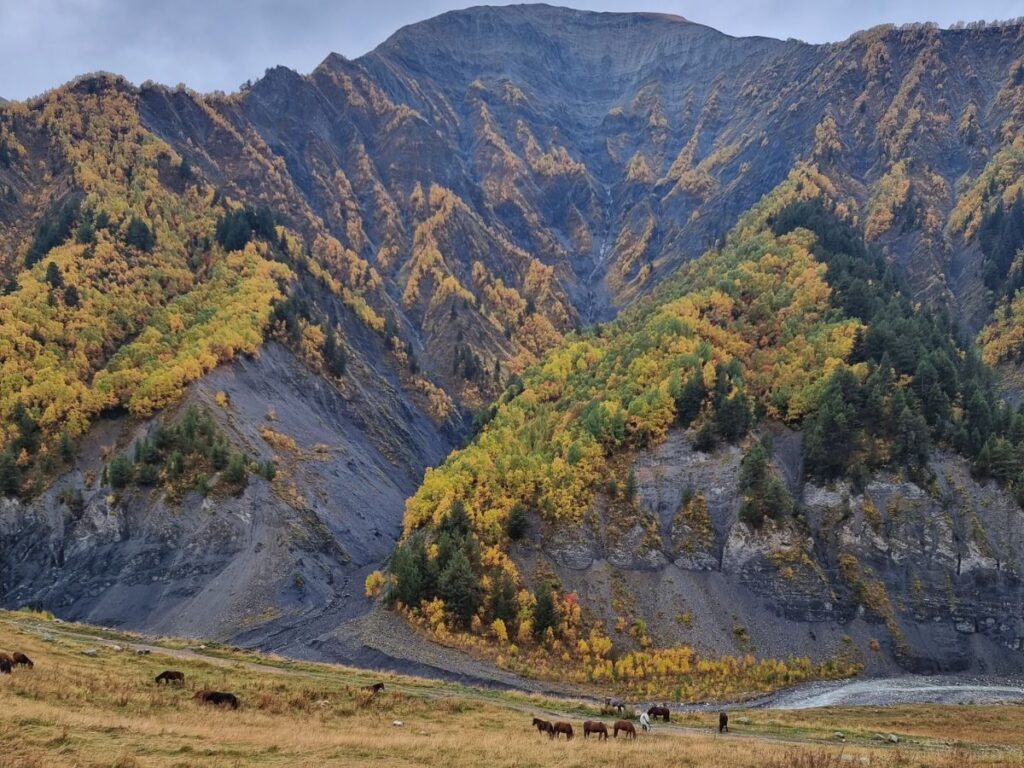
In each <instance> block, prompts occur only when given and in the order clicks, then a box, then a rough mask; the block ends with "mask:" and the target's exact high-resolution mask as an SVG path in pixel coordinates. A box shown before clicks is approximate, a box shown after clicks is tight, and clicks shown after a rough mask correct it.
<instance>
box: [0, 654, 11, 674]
mask: <svg viewBox="0 0 1024 768" xmlns="http://www.w3.org/2000/svg"><path fill="white" fill-rule="evenodd" d="M9 674H11V662H9V661H8V660H7V659H4V658H0V675H9Z"/></svg>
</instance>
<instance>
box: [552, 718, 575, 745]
mask: <svg viewBox="0 0 1024 768" xmlns="http://www.w3.org/2000/svg"><path fill="white" fill-rule="evenodd" d="M560 733H564V734H565V740H566V741H572V725H571V724H569V723H561V722H559V723H555V724H554V726H553V731H552V732H551V734H550V736H551V738H553V739H557V738H558V734H560Z"/></svg>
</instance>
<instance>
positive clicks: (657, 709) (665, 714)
mask: <svg viewBox="0 0 1024 768" xmlns="http://www.w3.org/2000/svg"><path fill="white" fill-rule="evenodd" d="M647 714H648V715H650V716H651V717H653V718H654V719H655V720H657V719H658V718H659V717H660V718H661V719H662V720H664V721H665V722H666V723H667V722H668V721H669V709H668V707H662V706H659V705H657V704H656V705H655V706H653V707H651V708H650V709H648V710H647Z"/></svg>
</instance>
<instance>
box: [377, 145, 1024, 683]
mask: <svg viewBox="0 0 1024 768" xmlns="http://www.w3.org/2000/svg"><path fill="white" fill-rule="evenodd" d="M833 195H834V186H833V185H832V184H831V182H830V181H829V179H828V178H827V177H826V176H824V175H822V174H821V173H820V171H818V169H817V168H816V167H814V166H812V165H804V166H801V167H800V168H799V169H797V170H796V171H794V172H793V174H791V176H790V178H789V179H788V180H787V181H786V182H785V183H783V184H782V185H780V187H779V188H778V189H776V190H775V191H773V192H772V193H771V194H770V195H768V196H766V198H765V199H764V200H762V201H761V202H760V203H759V204H758V205H757V206H755V207H754V209H752V211H751V212H750V213H748V214H746V215H745V216H744V217H743V218H741V220H740V222H739V224H738V225H737V227H736V228H735V229H734V230H733V232H732V233H730V235H729V236H728V238H727V239H726V242H725V244H724V245H723V246H722V247H721V248H720V249H718V250H715V251H712V252H710V253H708V254H706V255H705V256H704V257H703V258H701V259H699V260H697V261H696V262H694V263H693V264H692V265H690V266H688V267H686V268H684V269H683V270H681V271H680V273H679V274H678V275H676V276H674V277H672V278H669V279H668V280H666V281H665V282H664V283H663V284H662V285H661V286H659V288H658V290H657V291H655V292H654V294H653V295H652V296H651V297H650V298H648V299H646V300H644V301H642V302H640V304H639V305H638V306H637V307H635V308H631V309H629V310H627V311H625V312H624V313H623V314H622V316H621V317H620V318H619V319H618V320H616V321H614V322H612V323H610V324H608V325H605V326H598V327H597V328H595V329H593V330H590V331H587V332H585V333H582V334H579V335H577V336H573V337H570V338H569V339H568V340H567V341H566V342H565V343H564V344H563V345H561V346H560V347H558V348H557V349H556V350H555V351H553V352H552V353H550V354H549V355H548V356H547V357H546V358H545V360H544V361H543V362H542V363H540V364H539V365H537V366H535V367H533V368H531V369H529V370H528V371H527V372H526V373H525V374H524V375H523V377H522V379H521V380H517V381H516V382H515V383H514V385H513V386H512V387H511V388H510V389H509V390H508V391H507V392H506V394H505V395H504V396H503V398H502V399H501V401H500V402H499V404H498V405H497V406H495V408H494V409H493V410H492V418H491V420H490V421H489V422H488V423H487V425H486V427H485V428H484V430H483V432H482V433H481V434H480V436H479V437H478V438H477V439H476V440H475V441H474V442H473V443H472V444H471V445H470V446H468V447H467V448H465V449H463V450H460V451H456V452H455V453H453V454H452V455H451V456H450V457H449V459H448V460H447V461H446V462H445V464H444V465H442V466H441V467H439V468H437V469H435V470H429V471H428V472H427V474H426V477H425V478H424V482H423V485H422V486H421V488H420V490H419V491H418V492H417V494H416V495H415V496H414V497H413V498H412V499H410V500H409V501H408V503H407V505H406V517H405V538H404V541H403V543H402V544H401V545H400V546H399V548H398V550H397V551H396V553H395V555H394V557H393V558H392V561H391V566H390V578H389V579H387V580H385V579H383V578H380V577H374V578H373V579H372V580H371V581H372V583H371V584H370V585H369V586H370V587H371V588H374V589H379V588H382V587H384V586H386V589H387V593H386V596H387V598H388V599H389V600H390V601H392V602H394V603H396V604H398V605H400V606H404V608H405V610H407V611H408V612H409V613H410V614H411V615H412V616H413V617H415V618H416V619H417V620H419V621H420V622H422V623H423V624H424V625H425V626H428V627H429V628H430V630H431V631H433V632H434V633H435V634H436V635H439V636H441V637H442V639H445V638H446V637H447V636H448V635H449V633H454V637H455V638H456V639H455V641H456V642H458V638H459V637H464V634H463V633H465V632H467V631H469V632H471V633H473V634H475V635H476V636H478V637H483V638H487V639H488V641H489V642H490V644H491V645H492V647H493V648H494V649H495V652H496V653H498V654H500V655H499V663H507V664H510V665H512V666H514V667H516V668H521V669H523V670H524V671H525V670H531V671H532V672H533V673H534V674H563V675H572V674H573V673H572V672H570V671H569V670H571V669H574V668H575V669H579V670H581V671H580V672H579V673H577V674H580V675H582V676H583V677H584V678H586V677H589V678H590V679H592V680H601V679H608V680H614V681H619V682H622V683H623V684H627V685H629V684H631V683H632V684H636V685H640V686H641V689H643V686H646V687H647V690H650V691H653V690H667V691H672V690H673V688H672V685H671V683H669V682H668V681H671V680H673V679H674V678H676V679H678V676H681V677H682V678H683V679H685V677H686V672H687V671H688V670H689V668H690V664H689V653H690V652H689V651H687V650H686V649H683V650H682V651H681V653H683V654H684V656H683V661H681V662H680V660H679V657H678V656H676V655H674V653H673V652H672V651H670V650H666V649H658V650H648V646H649V645H650V644H651V643H652V642H653V643H654V644H655V645H657V644H658V638H657V637H654V638H652V637H650V636H648V633H647V631H646V628H645V627H643V626H634V627H632V628H631V629H630V635H631V638H630V643H631V644H632V645H634V649H635V650H633V651H632V652H626V650H627V649H624V648H613V646H612V643H611V641H609V640H608V639H607V636H606V635H605V633H606V632H607V631H608V628H605V627H602V626H601V625H600V624H597V625H595V624H594V623H593V622H591V621H588V620H587V609H588V606H586V605H583V606H580V605H578V600H577V598H576V596H575V595H574V594H572V593H565V592H564V591H563V590H561V589H560V588H559V585H558V583H557V580H556V579H554V578H553V575H551V574H544V573H528V574H523V573H520V572H519V570H518V568H517V565H516V563H515V559H514V556H513V547H514V546H515V542H516V541H517V540H518V539H521V538H522V537H523V536H524V535H525V533H526V531H527V530H528V529H529V528H530V527H533V526H536V527H539V528H540V529H541V530H542V531H548V530H553V529H555V528H557V527H559V526H575V525H596V517H595V516H596V512H595V500H596V499H597V497H598V496H601V497H602V499H604V500H605V501H606V503H607V508H608V512H607V513H606V514H607V515H608V516H610V517H612V519H613V520H614V519H615V518H619V519H624V520H627V521H630V520H631V519H632V520H635V519H637V518H641V519H642V517H643V512H642V511H641V509H640V507H639V505H638V503H637V499H636V478H635V476H634V475H633V470H632V469H631V461H630V460H629V457H630V456H631V455H633V454H635V453H636V452H637V451H640V450H643V449H646V448H648V447H649V446H651V445H654V444H657V443H658V442H660V441H661V440H662V439H663V438H664V437H665V435H666V433H667V431H668V430H669V429H670V428H673V427H675V428H682V429H689V430H691V434H692V439H693V444H694V446H695V447H696V448H697V450H699V451H704V452H709V451H711V450H713V449H714V448H715V446H716V445H717V444H719V443H734V442H737V441H741V440H742V439H743V438H744V437H745V436H746V435H747V434H748V433H749V432H753V433H754V434H755V435H756V434H757V433H758V431H759V425H761V424H764V423H770V422H775V423H779V422H781V423H783V424H787V425H789V426H791V427H793V428H798V429H802V431H803V462H802V463H803V468H804V472H805V474H806V477H807V478H808V479H809V480H818V481H821V482H832V481H835V480H839V479H842V480H846V481H848V482H850V483H852V484H853V486H854V488H863V487H864V485H866V484H867V483H868V482H869V481H870V479H871V477H872V475H873V473H875V472H877V471H879V470H883V469H884V470H896V471H901V472H904V473H906V474H907V475H908V476H909V477H911V478H915V479H918V480H919V482H921V483H922V484H927V482H929V479H928V474H929V470H928V461H929V458H930V455H931V451H932V447H933V446H941V447H943V448H946V449H953V450H957V451H959V452H961V453H962V454H963V455H964V456H966V457H968V458H969V459H970V460H971V461H972V462H973V466H974V471H975V473H976V474H977V475H978V476H980V477H993V478H995V479H997V480H998V481H1000V482H1002V483H1004V484H1006V485H1008V486H1009V487H1011V488H1018V487H1024V485H1022V477H1021V471H1022V468H1024V466H1022V463H1021V460H1022V455H1024V416H1022V415H1021V414H1019V413H1015V412H1014V411H1013V410H1012V409H1011V408H1010V407H1009V406H1008V405H1006V404H1005V403H1004V402H1002V401H1001V400H1000V399H999V398H998V397H997V394H996V390H995V386H994V378H993V376H992V374H991V371H990V370H989V369H988V368H987V367H986V366H985V364H984V363H983V362H982V361H981V359H980V358H979V355H978V353H977V352H976V351H975V350H974V349H973V348H972V347H971V346H969V345H964V344H963V342H962V341H960V340H959V336H958V334H957V332H956V329H955V327H954V325H953V324H952V321H951V320H950V319H949V317H948V315H946V314H945V313H943V312H938V311H933V310H931V309H929V308H927V307H923V306H921V305H919V304H914V303H913V302H912V301H911V300H910V298H909V296H908V294H907V292H906V289H905V288H904V287H902V283H901V281H900V279H899V278H898V277H897V276H896V275H894V274H893V272H892V270H891V269H890V268H889V267H888V266H887V264H886V262H885V261H884V259H883V258H882V257H881V255H880V254H879V253H877V252H876V251H874V250H872V249H870V248H869V247H867V246H865V244H864V240H863V237H862V236H861V234H860V233H858V232H857V230H856V229H855V228H854V227H853V226H852V225H851V223H850V222H849V221H848V220H846V219H844V217H843V216H842V214H841V213H839V212H837V202H836V201H835V200H834V198H833ZM743 444H744V445H745V446H746V447H747V454H746V457H745V458H744V460H743V466H742V470H741V473H740V477H739V485H740V487H739V491H740V494H741V496H742V503H741V506H740V509H739V518H740V521H741V522H742V523H745V524H747V525H749V526H750V527H751V528H754V529H757V528H759V527H761V526H762V525H763V524H764V522H765V520H766V518H774V520H775V522H776V523H777V524H778V525H782V526H786V527H795V528H796V529H797V530H799V529H800V527H801V524H802V523H801V518H800V516H799V514H794V513H798V512H799V510H798V509H797V508H796V506H795V504H794V500H793V499H792V497H791V496H790V493H789V491H788V490H787V488H786V487H785V485H784V484H783V483H782V482H781V481H780V479H779V478H778V477H777V476H776V475H775V470H774V468H773V467H772V465H771V464H770V455H771V447H770V444H769V443H768V442H765V441H759V440H757V439H753V440H746V441H744V442H743ZM701 504H703V500H702V497H700V496H697V497H695V498H693V499H691V500H690V501H689V502H687V503H685V504H684V505H683V506H682V507H681V509H683V511H682V512H681V513H680V514H684V515H687V516H689V517H690V520H689V521H688V523H689V525H690V529H691V532H692V533H691V535H692V536H695V537H696V536H700V532H701V531H702V530H706V529H707V527H708V525H709V522H708V521H707V512H706V509H704V511H703V512H702V511H701V507H700V505H701ZM652 525H654V523H652ZM614 535H615V532H614V528H611V530H610V533H609V536H612V537H614ZM852 563H853V564H854V565H855V564H856V560H855V559H854V560H853V561H852ZM846 570H847V571H849V573H848V574H847V578H848V580H849V581H850V582H851V583H854V582H856V584H855V588H856V589H858V590H859V592H858V596H857V599H859V600H862V601H864V602H865V603H866V604H868V605H869V606H871V607H872V608H873V610H875V611H876V612H877V613H878V614H879V615H880V616H881V617H882V618H883V619H885V620H886V622H887V623H889V625H890V630H891V631H892V633H893V635H894V636H895V638H896V641H897V650H899V649H900V646H901V644H902V640H901V637H900V635H899V630H898V629H897V628H896V626H895V624H893V623H892V609H891V607H886V606H887V603H888V597H887V596H885V595H884V590H883V592H882V593H881V594H877V595H874V597H873V599H872V596H871V595H865V594H864V590H865V589H866V587H865V586H864V585H863V584H860V582H859V579H860V576H859V575H858V574H859V570H857V569H854V570H853V571H851V570H850V569H849V567H847V568H846ZM855 571H856V572H855ZM857 584H860V586H857ZM875 589H876V591H877V587H876V588H875ZM581 609H582V610H581ZM621 629H622V628H621V627H620V628H619V630H620V631H621ZM467 642H469V641H467ZM476 644H477V645H478V644H479V643H476ZM620 654H621V655H620ZM523 655H525V656H527V657H528V660H527V661H525V662H523V663H522V664H521V666H520V665H519V662H518V660H517V657H521V656H523ZM544 655H555V656H558V657H561V664H556V665H553V666H552V668H551V669H549V668H548V666H547V665H546V664H545V663H544V662H543V661H540V660H538V659H537V658H536V657H537V656H544ZM612 658H615V659H616V660H615V661H614V663H613V662H612ZM567 665H568V666H567ZM701 665H708V666H709V667H710V666H711V665H713V662H712V661H701V662H699V663H698V664H697V668H698V669H699V668H701ZM556 669H559V670H561V671H560V673H559V672H556V671H555V670H556ZM797 669H799V670H800V671H797V672H795V675H796V676H797V677H802V676H805V675H807V676H813V675H834V674H843V673H844V672H845V671H847V670H852V669H855V665H854V664H852V663H850V662H849V661H847V662H845V663H839V664H834V665H829V666H826V667H822V668H814V669H811V668H809V667H807V666H803V667H801V666H799V665H797ZM792 674H794V671H793V670H792V665H791V669H790V671H789V672H786V673H784V675H783V679H784V678H785V677H786V676H787V675H792ZM752 676H753V678H754V679H761V680H762V681H763V684H765V685H767V686H769V687H770V686H772V685H773V684H774V683H773V682H772V680H773V676H772V675H771V674H770V673H769V674H765V673H764V672H763V671H761V670H756V671H752ZM689 690H690V688H689V686H688V684H687V683H685V682H684V683H683V684H682V685H680V686H678V687H675V689H674V692H675V695H676V696H683V697H687V698H688V697H689V696H690V695H691V694H690V693H689ZM698 690H700V689H699V688H698Z"/></svg>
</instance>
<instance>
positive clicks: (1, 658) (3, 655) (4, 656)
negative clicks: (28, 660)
mask: <svg viewBox="0 0 1024 768" xmlns="http://www.w3.org/2000/svg"><path fill="white" fill-rule="evenodd" d="M0 661H6V662H7V663H8V664H10V665H11V666H12V667H13V666H14V659H12V658H11V657H10V655H9V654H6V653H4V652H3V651H0Z"/></svg>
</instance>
